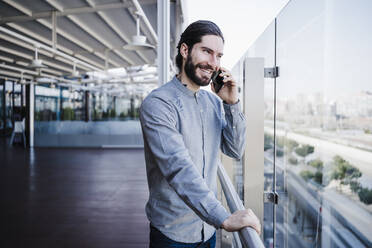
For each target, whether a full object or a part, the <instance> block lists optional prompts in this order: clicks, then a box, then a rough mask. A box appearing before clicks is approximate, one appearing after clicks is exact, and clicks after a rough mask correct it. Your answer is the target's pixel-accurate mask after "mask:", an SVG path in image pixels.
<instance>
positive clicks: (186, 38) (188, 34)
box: [176, 20, 225, 71]
mask: <svg viewBox="0 0 372 248" xmlns="http://www.w3.org/2000/svg"><path fill="white" fill-rule="evenodd" d="M204 35H217V36H219V37H221V38H222V41H223V42H225V39H224V38H223V35H222V32H221V30H220V28H219V27H218V26H217V25H216V24H215V23H214V22H211V21H204V20H200V21H196V22H193V23H191V24H190V25H189V26H188V27H187V28H186V29H185V31H183V33H182V34H181V38H180V41H179V42H178V45H177V49H178V54H177V56H176V65H177V67H178V70H179V71H182V55H181V53H180V48H181V44H182V43H185V44H186V45H187V46H188V48H189V51H191V49H192V47H193V46H194V44H195V43H199V42H201V40H202V37H203V36H204Z"/></svg>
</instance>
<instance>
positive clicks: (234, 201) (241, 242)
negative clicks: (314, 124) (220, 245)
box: [217, 164, 265, 248]
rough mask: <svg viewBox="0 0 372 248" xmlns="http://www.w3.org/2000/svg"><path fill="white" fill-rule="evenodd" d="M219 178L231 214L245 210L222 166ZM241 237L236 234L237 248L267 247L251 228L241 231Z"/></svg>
mask: <svg viewBox="0 0 372 248" xmlns="http://www.w3.org/2000/svg"><path fill="white" fill-rule="evenodd" d="M217 173H218V178H219V180H220V183H221V187H222V190H223V192H224V195H225V197H226V202H227V205H228V207H229V209H230V212H231V213H234V212H235V211H238V210H244V209H245V208H244V206H243V203H242V201H241V199H240V198H239V195H238V193H237V192H236V190H235V187H234V186H233V184H232V182H231V181H230V178H229V176H228V175H227V173H226V171H225V168H224V167H223V165H222V164H220V165H219V166H218V170H217ZM238 233H239V235H236V233H234V235H233V237H234V240H235V242H234V244H236V246H237V247H244V248H261V247H265V246H264V245H263V243H262V240H261V238H260V236H259V235H258V233H257V232H256V231H255V230H254V229H253V228H251V227H245V228H243V229H241V230H240V231H239V232H238Z"/></svg>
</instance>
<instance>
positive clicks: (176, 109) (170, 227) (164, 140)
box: [140, 21, 261, 248]
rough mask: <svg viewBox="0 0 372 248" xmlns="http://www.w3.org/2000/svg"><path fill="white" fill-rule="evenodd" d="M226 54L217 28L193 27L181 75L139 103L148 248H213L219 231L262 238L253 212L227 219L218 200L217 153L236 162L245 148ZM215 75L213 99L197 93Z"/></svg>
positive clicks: (183, 48)
mask: <svg viewBox="0 0 372 248" xmlns="http://www.w3.org/2000/svg"><path fill="white" fill-rule="evenodd" d="M223 46H224V38H223V35H222V33H221V31H220V29H219V28H218V26H217V25H216V24H214V23H212V22H210V21H197V22H194V23H192V24H190V25H189V26H188V27H187V28H186V30H185V31H184V32H183V34H182V35H181V39H180V41H179V43H178V46H177V48H178V55H177V57H176V64H177V67H178V69H179V74H178V75H177V76H175V77H174V78H173V79H172V80H171V81H170V82H168V83H166V84H165V85H163V86H161V87H159V88H158V89H156V90H154V91H152V92H151V93H150V94H149V95H148V96H147V97H146V99H145V100H144V101H143V103H142V106H141V109H140V120H141V126H142V132H143V138H144V147H145V159H146V169H147V179H148V185H149V191H150V197H149V201H148V203H147V205H146V214H147V217H148V219H149V220H150V247H161V248H165V247H181V246H182V247H215V230H216V229H218V228H223V229H225V230H227V231H230V232H231V231H237V230H239V229H241V228H243V227H246V226H251V227H253V228H255V229H256V230H257V232H258V233H259V232H260V229H261V227H260V223H259V221H258V218H257V217H256V216H255V215H254V213H253V212H252V211H251V210H243V211H237V212H235V213H233V214H229V213H228V212H227V211H226V210H225V208H224V207H223V206H222V205H221V203H220V202H219V201H218V200H217V198H216V191H217V190H216V188H217V186H216V185H217V182H216V180H217V167H218V164H219V163H220V160H219V150H220V149H221V151H222V152H223V153H225V154H226V155H228V156H231V157H234V158H240V157H241V156H242V153H243V150H244V144H245V118H244V115H243V114H242V113H241V110H240V102H239V100H238V94H237V84H236V82H235V81H234V79H233V77H232V76H231V73H230V72H229V71H228V70H226V69H225V68H222V67H220V59H221V57H222V55H223ZM218 69H221V70H222V73H221V74H220V76H221V77H224V80H223V82H224V86H223V87H222V88H221V90H220V91H219V92H218V96H216V95H215V94H213V93H210V92H208V91H205V90H200V86H207V85H208V84H209V83H210V81H211V76H212V73H213V72H214V71H217V70H218ZM212 90H214V88H213V86H212ZM222 101H223V102H222ZM177 245H178V246H177Z"/></svg>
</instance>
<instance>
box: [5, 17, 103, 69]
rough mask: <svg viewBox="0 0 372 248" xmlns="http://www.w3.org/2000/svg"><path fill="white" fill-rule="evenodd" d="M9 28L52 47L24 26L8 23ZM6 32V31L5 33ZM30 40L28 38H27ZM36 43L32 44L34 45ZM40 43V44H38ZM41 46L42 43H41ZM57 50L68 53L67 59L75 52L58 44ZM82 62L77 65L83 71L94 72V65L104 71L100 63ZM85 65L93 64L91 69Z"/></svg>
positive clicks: (47, 41)
mask: <svg viewBox="0 0 372 248" xmlns="http://www.w3.org/2000/svg"><path fill="white" fill-rule="evenodd" d="M7 25H8V26H10V27H12V28H14V29H16V30H18V31H20V32H22V33H24V34H27V35H28V36H30V37H32V38H34V39H36V40H38V41H41V42H43V43H46V44H48V45H52V41H50V40H48V39H46V38H44V37H42V36H41V35H39V34H36V33H35V32H33V31H30V30H28V29H26V28H24V27H22V26H20V25H18V24H16V23H8V24H7ZM3 29H4V28H2V27H0V30H1V31H3ZM4 30H6V29H4ZM3 32H4V31H3ZM7 32H11V33H14V32H12V31H10V30H7ZM17 36H21V35H19V34H17ZM24 38H26V37H24ZM27 39H28V38H27ZM28 40H31V39H28ZM34 43H35V42H30V44H34ZM37 43H38V42H37ZM39 44H40V43H39ZM40 45H42V47H43V48H47V46H45V45H44V44H40ZM57 48H59V50H61V51H63V52H64V53H66V54H65V56H67V57H71V55H73V51H71V50H70V49H68V48H66V47H64V46H61V45H59V44H57ZM50 49H52V48H50ZM54 52H55V53H61V52H59V51H58V50H57V51H54ZM41 53H42V52H41ZM32 59H33V58H32ZM56 59H57V60H59V59H58V58H56ZM70 60H71V61H70V62H68V64H71V63H72V62H73V61H74V60H76V58H73V57H71V58H70ZM80 60H82V61H81V63H77V64H76V66H78V67H80V68H81V69H83V70H88V71H89V70H92V68H91V67H92V65H94V66H96V67H98V68H100V69H102V65H100V64H99V63H96V62H94V61H90V60H89V61H86V60H87V59H86V58H85V61H83V59H80ZM85 63H86V64H91V65H90V66H89V67H88V66H87V65H85Z"/></svg>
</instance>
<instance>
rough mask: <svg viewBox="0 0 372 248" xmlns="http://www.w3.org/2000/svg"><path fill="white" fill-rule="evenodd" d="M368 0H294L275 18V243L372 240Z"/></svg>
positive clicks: (354, 243) (361, 242)
mask: <svg viewBox="0 0 372 248" xmlns="http://www.w3.org/2000/svg"><path fill="white" fill-rule="evenodd" d="M371 7H372V3H371V2H370V1H357V2H350V1H333V0H328V1H320V0H319V1H312V2H311V4H310V2H307V1H292V2H290V4H289V5H288V6H287V7H286V8H285V9H284V11H282V12H281V14H280V15H279V16H278V18H277V23H278V25H277V41H278V43H277V55H278V56H277V62H278V66H279V67H280V68H281V75H280V77H279V78H278V79H277V82H278V89H277V114H278V116H277V120H276V121H277V130H276V133H277V140H278V142H277V146H278V150H279V151H280V152H279V153H278V152H277V153H276V163H277V168H278V170H277V179H278V180H277V190H278V191H279V193H280V201H279V205H278V208H277V223H276V226H275V228H276V231H277V233H278V235H277V240H276V242H277V246H278V247H344V246H345V247H370V246H371V244H372V243H371V242H372V238H371V223H372V215H371V214H372V208H371V207H372V205H371V204H372V172H371V168H372V135H371V130H372V105H371V101H372V86H371V84H370V82H369V81H370V80H369V77H368V76H367V75H365V74H363V73H360V72H362V71H365V70H367V69H368V67H369V66H368V65H369V64H371V62H372V61H371V60H372V49H371V47H370V45H369V44H371V42H372V35H371V34H370V33H368V32H367V33H366V32H364V30H365V29H366V28H368V27H369V25H370V23H371V21H372V18H371V16H370V14H369V11H367V9H371ZM279 233H281V235H279Z"/></svg>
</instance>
